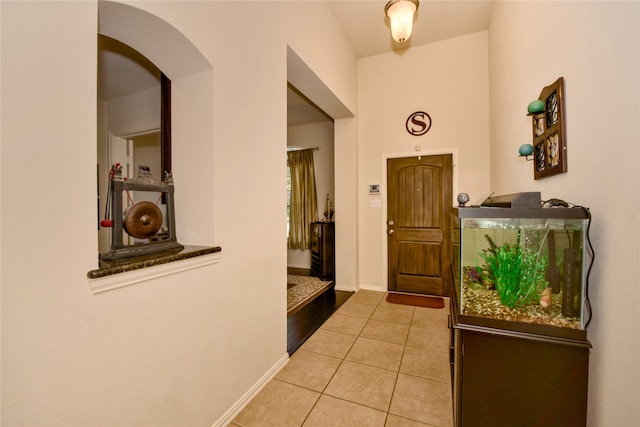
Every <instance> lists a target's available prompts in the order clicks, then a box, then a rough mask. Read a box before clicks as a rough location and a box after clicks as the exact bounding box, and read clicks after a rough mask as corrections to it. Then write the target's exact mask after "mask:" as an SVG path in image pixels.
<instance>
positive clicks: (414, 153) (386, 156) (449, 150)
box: [361, 148, 458, 291]
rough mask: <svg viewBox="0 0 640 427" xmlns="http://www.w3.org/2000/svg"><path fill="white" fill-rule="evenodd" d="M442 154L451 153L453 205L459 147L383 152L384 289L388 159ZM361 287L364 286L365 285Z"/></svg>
mask: <svg viewBox="0 0 640 427" xmlns="http://www.w3.org/2000/svg"><path fill="white" fill-rule="evenodd" d="M440 154H451V157H452V159H451V162H452V164H451V167H452V172H453V183H452V184H453V188H452V200H451V206H453V205H454V200H455V199H456V197H457V194H458V168H457V165H458V149H457V148H442V149H438V150H431V151H410V152H404V153H382V175H381V176H382V179H381V182H380V195H381V196H382V197H381V199H382V225H381V227H382V228H381V233H382V281H381V282H380V283H382V289H381V290H382V291H388V290H389V274H388V272H389V265H388V261H387V259H388V256H389V255H388V254H389V248H388V243H387V160H388V159H397V158H402V157H418V156H423V157H426V156H437V155H440ZM361 287H363V288H364V286H363V285H361Z"/></svg>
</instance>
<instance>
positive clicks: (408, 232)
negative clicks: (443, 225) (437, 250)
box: [395, 228, 444, 242]
mask: <svg viewBox="0 0 640 427" xmlns="http://www.w3.org/2000/svg"><path fill="white" fill-rule="evenodd" d="M395 234H396V239H397V240H398V241H405V240H406V241H418V242H421V241H425V240H427V241H430V242H442V239H443V236H444V234H443V232H442V230H441V229H439V228H427V229H418V228H400V229H397V230H396V232H395Z"/></svg>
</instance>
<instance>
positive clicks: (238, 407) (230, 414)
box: [212, 353, 289, 427]
mask: <svg viewBox="0 0 640 427" xmlns="http://www.w3.org/2000/svg"><path fill="white" fill-rule="evenodd" d="M287 363H289V354H288V353H285V354H284V355H283V356H282V357H281V358H280V360H278V361H277V362H276V364H275V365H273V366H272V367H271V369H269V370H268V371H267V373H266V374H264V375H263V376H262V378H260V379H259V380H258V382H256V383H255V384H254V385H253V386H252V387H251V388H250V389H249V390H247V392H246V393H245V394H244V395H243V396H242V397H241V398H240V399H238V401H237V402H236V403H234V404H233V405H232V406H231V408H229V410H227V412H225V413H224V414H223V415H222V416H221V417H220V418H219V419H218V421H216V422H215V423H213V426H212V427H224V426H227V425H229V424H230V423H231V421H233V419H234V418H235V417H236V416H238V414H239V413H240V412H241V411H242V410H243V409H244V408H245V407H246V406H247V405H248V404H249V402H251V400H252V399H253V398H254V397H256V395H257V394H258V393H260V391H261V390H262V389H263V388H264V387H265V386H266V385H267V383H269V381H271V380H272V379H273V377H275V376H276V375H277V374H278V372H280V370H282V368H284V367H285V365H286V364H287Z"/></svg>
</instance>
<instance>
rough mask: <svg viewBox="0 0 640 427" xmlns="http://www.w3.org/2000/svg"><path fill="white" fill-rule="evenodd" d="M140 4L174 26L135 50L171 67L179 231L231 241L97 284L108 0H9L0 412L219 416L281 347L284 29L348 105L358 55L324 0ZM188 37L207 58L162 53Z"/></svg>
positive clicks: (277, 357) (20, 418)
mask: <svg viewBox="0 0 640 427" xmlns="http://www.w3.org/2000/svg"><path fill="white" fill-rule="evenodd" d="M135 5H136V6H137V7H139V8H141V9H142V10H144V11H149V12H151V14H152V15H148V14H144V13H143V14H142V16H141V17H140V18H141V22H142V24H141V27H142V28H144V29H146V30H148V29H149V28H150V27H149V25H155V24H157V23H158V22H157V18H154V17H153V15H155V16H157V17H159V18H160V19H161V20H163V21H164V24H168V26H169V27H170V28H169V30H168V31H167V32H166V33H162V34H156V33H154V37H157V38H158V39H159V40H163V41H166V42H167V43H164V44H163V46H162V49H160V51H159V52H155V53H154V52H151V54H148V52H145V50H144V49H138V50H140V51H141V52H142V53H145V54H148V55H146V56H148V57H149V58H150V59H151V60H152V61H153V62H154V63H156V64H159V65H161V68H163V71H165V72H166V73H167V75H168V76H169V77H170V78H171V79H172V83H173V108H174V110H173V147H174V153H173V162H174V170H173V172H174V176H175V179H176V201H177V205H178V206H177V222H178V224H177V230H178V239H179V241H181V242H182V243H189V244H207V245H212V244H215V245H220V246H221V247H222V250H223V252H222V256H221V257H220V260H219V262H218V263H217V264H214V265H209V266H206V267H201V268H198V269H195V270H189V271H186V272H182V273H176V274H173V275H170V276H166V277H162V278H157V279H150V280H148V281H145V282H142V283H140V284H137V285H134V286H128V287H125V288H120V289H117V290H113V291H110V292H105V293H102V294H99V295H94V294H93V293H92V292H91V288H90V286H89V284H88V282H87V280H86V277H85V275H86V272H87V271H89V270H91V269H93V268H96V267H97V247H98V245H97V233H96V212H95V203H96V199H95V197H96V184H95V173H96V159H97V151H96V143H95V141H96V133H97V129H96V126H97V124H96V116H97V109H96V58H97V52H96V49H97V43H96V34H97V31H98V28H97V26H98V21H97V16H98V4H97V3H96V2H38V3H30V2H2V3H1V8H2V9H1V17H2V25H1V31H2V82H3V85H2V113H3V114H2V126H1V129H2V160H1V161H2V169H1V174H2V175H1V182H2V192H1V197H2V204H1V206H2V223H1V229H0V231H1V237H2V252H1V256H2V270H1V275H2V276H1V278H2V391H3V392H2V425H6V426H12V425H98V424H102V425H122V426H125V425H142V424H146V425H160V424H166V425H211V424H215V423H223V422H225V421H228V417H229V416H231V415H232V413H233V411H235V410H237V409H238V408H239V405H241V404H242V403H243V402H244V399H246V398H247V397H249V396H250V395H251V393H253V392H255V391H256V389H257V388H258V387H260V385H261V384H262V383H263V381H265V380H266V379H267V378H268V377H269V376H270V375H272V374H273V373H274V370H275V369H277V368H278V367H279V366H281V365H282V363H285V362H286V358H287V355H286V315H285V312H286V300H285V298H286V291H285V286H284V283H285V281H286V248H285V245H284V242H283V244H282V245H275V246H274V244H273V242H277V241H283V237H282V233H283V230H284V227H285V225H284V224H285V215H284V209H283V206H284V205H285V191H284V180H283V174H284V169H285V160H286V159H285V156H284V152H285V146H286V82H287V45H290V46H291V47H292V48H293V49H294V50H295V51H296V52H297V54H298V55H299V56H300V57H301V58H303V60H304V61H305V62H306V63H307V64H308V65H309V67H310V68H311V69H313V70H314V72H315V73H316V75H317V76H319V77H320V78H321V80H322V81H323V82H324V83H325V84H326V86H327V87H328V88H330V90H331V92H332V93H333V94H335V96H336V97H337V98H338V99H340V100H341V102H342V103H343V104H344V105H346V106H350V108H351V109H352V110H354V111H355V109H356V107H357V106H356V105H355V99H356V86H355V80H356V60H355V57H354V56H353V54H352V53H351V49H350V47H349V46H348V44H347V43H346V41H345V39H344V38H343V36H342V33H341V32H340V31H338V30H337V29H336V28H337V24H336V23H335V21H334V18H333V15H332V13H331V11H330V10H329V8H328V7H327V6H326V5H325V4H324V3H320V2H304V3H302V2H301V3H286V2H283V3H271V2H255V3H248V2H140V3H135ZM101 7H102V6H101ZM116 9H118V8H117V7H116ZM134 11H135V9H134ZM129 12H131V10H130V9H129V10H126V9H125V13H122V18H123V19H124V18H127V17H130V16H132V15H131V13H129ZM265 16H268V17H269V19H265ZM238 21H242V22H243V25H242V31H241V32H237V31H236V27H235V23H236V22H238ZM34 28H37V29H38V31H33V29H34ZM171 28H173V30H171ZM318 28H320V29H322V33H323V34H325V36H324V37H321V38H319V37H317V33H318ZM125 30H126V28H123V29H121V31H125ZM176 33H177V34H176ZM178 36H183V37H186V40H187V41H190V43H192V44H193V45H192V47H193V46H195V47H196V48H197V50H199V51H200V52H201V53H202V55H203V56H204V58H205V59H206V61H205V62H208V63H209V64H210V68H208V69H202V68H200V70H201V71H199V72H197V73H181V70H182V67H181V65H183V64H179V63H173V64H168V65H167V66H166V69H165V67H164V66H162V63H163V59H162V58H163V52H162V50H164V51H165V52H166V53H165V54H164V55H165V56H166V55H174V56H179V54H178V52H174V51H172V49H174V48H176V46H174V45H173V44H172V42H173V41H176V40H182V39H180V37H178ZM123 41H125V42H127V40H123ZM182 41H184V40H182ZM128 44H130V43H128ZM130 45H131V44H130ZM133 46H134V47H135V45H133ZM183 47H184V45H180V43H178V48H180V49H179V50H182V51H184V50H183V49H182V48H183ZM186 47H187V48H188V47H189V46H186ZM176 62H178V61H176ZM196 68H197V67H196ZM345 135H346V136H345ZM354 135H355V134H354V133H353V132H347V133H346V134H343V135H342V136H341V142H342V143H343V145H345V146H349V145H351V146H354V145H355V139H354ZM354 182H355V181H354ZM347 185H348V183H347ZM353 185H355V184H353ZM247 190H250V197H244V195H245V194H247ZM256 207H259V209H256ZM344 214H345V215H348V213H347V212H345V213H344ZM352 221H355V218H354V219H352ZM278 224H280V226H278Z"/></svg>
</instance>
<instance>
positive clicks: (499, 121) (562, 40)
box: [489, 1, 640, 427]
mask: <svg viewBox="0 0 640 427" xmlns="http://www.w3.org/2000/svg"><path fill="white" fill-rule="evenodd" d="M534 29H535V30H534ZM489 65H490V76H491V85H490V87H491V96H490V99H491V190H493V191H496V193H497V194H509V193H514V192H520V191H540V192H541V193H542V198H543V200H545V199H549V198H552V197H555V198H560V199H563V200H566V201H567V202H570V203H574V204H577V205H583V206H586V207H589V208H590V210H591V214H592V216H593V221H592V225H591V233H590V234H591V241H592V243H593V246H594V248H595V252H596V258H595V264H594V266H593V270H592V273H591V277H590V287H589V295H590V297H591V302H592V305H593V319H592V321H591V324H590V325H589V328H588V334H587V336H588V338H589V339H590V340H591V342H592V344H593V349H592V350H591V359H590V375H589V402H588V425H590V426H594V427H595V426H631V425H638V424H640V407H639V406H638V396H640V363H639V362H638V361H639V360H640V343H639V341H638V337H640V322H638V321H637V318H636V316H635V315H634V314H633V313H635V312H636V311H637V309H638V306H640V287H639V286H638V280H637V279H638V277H639V275H640V270H639V264H638V260H639V259H640V243H639V240H638V232H637V228H638V226H637V225H638V223H640V209H639V208H640V203H639V198H638V196H639V195H640V169H639V168H638V164H639V160H640V150H639V148H638V141H639V137H640V119H639V118H640V107H639V100H640V81H639V79H638V76H639V75H640V3H638V2H616V1H614V2H584V1H581V2H496V4H495V6H494V10H493V15H492V19H491V26H490V29H489ZM561 76H562V77H564V80H565V112H566V137H567V161H568V171H567V173H564V174H561V175H556V176H553V177H549V178H545V179H541V180H538V181H535V180H534V179H533V170H532V164H531V162H527V161H526V160H524V159H523V158H518V157H517V154H518V147H519V146H520V145H521V144H525V143H531V140H532V136H531V118H530V117H527V115H526V113H527V105H528V104H529V102H531V101H532V100H534V99H537V98H538V95H539V94H540V91H541V90H542V88H543V87H545V86H547V85H549V84H551V83H553V82H554V81H555V80H556V79H557V78H558V77H561Z"/></svg>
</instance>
